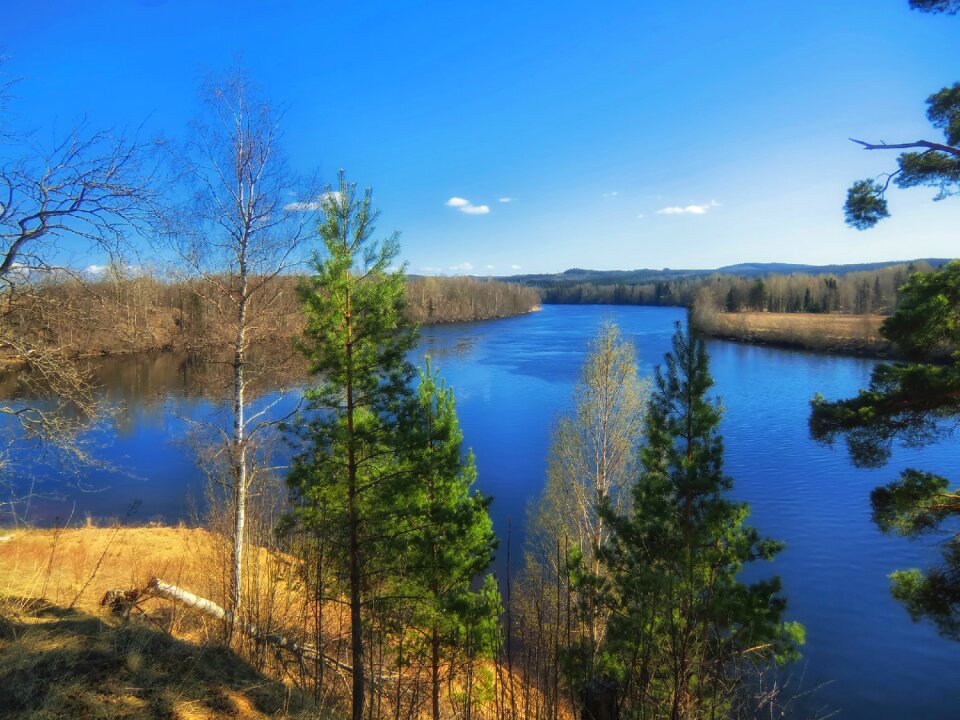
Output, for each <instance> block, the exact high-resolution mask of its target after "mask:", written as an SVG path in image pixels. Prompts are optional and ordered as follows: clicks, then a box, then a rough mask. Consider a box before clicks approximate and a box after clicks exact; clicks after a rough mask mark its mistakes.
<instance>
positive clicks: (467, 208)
mask: <svg viewBox="0 0 960 720" xmlns="http://www.w3.org/2000/svg"><path fill="white" fill-rule="evenodd" d="M444 205H446V206H447V207H452V208H456V209H457V210H459V211H460V212H462V213H466V214H467V215H486V214H487V213H489V212H490V208H489V207H488V206H487V205H474V204H473V203H472V202H470V201H469V200H467V199H466V198H462V197H452V198H450V199H449V200H447V201H446V202H445V203H444Z"/></svg>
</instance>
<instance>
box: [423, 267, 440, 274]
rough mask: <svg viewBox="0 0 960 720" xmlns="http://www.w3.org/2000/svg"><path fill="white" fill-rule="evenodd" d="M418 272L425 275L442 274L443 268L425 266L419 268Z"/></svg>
mask: <svg viewBox="0 0 960 720" xmlns="http://www.w3.org/2000/svg"><path fill="white" fill-rule="evenodd" d="M420 272H425V273H442V272H443V268H441V267H430V266H426V267H422V268H420Z"/></svg>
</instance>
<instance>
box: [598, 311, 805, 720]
mask: <svg viewBox="0 0 960 720" xmlns="http://www.w3.org/2000/svg"><path fill="white" fill-rule="evenodd" d="M712 385H713V379H712V378H711V377H710V372H709V366H708V357H707V353H706V349H705V347H704V344H703V341H702V340H700V339H699V338H697V337H695V336H693V335H692V334H689V333H684V332H683V330H682V329H681V327H680V324H679V323H678V324H677V331H676V335H675V336H674V338H673V349H672V352H670V353H669V354H667V356H666V369H665V371H662V370H661V369H660V368H658V369H657V372H656V377H655V392H654V394H653V398H652V400H651V403H650V407H649V410H648V413H647V417H646V445H645V446H644V448H643V450H642V453H641V466H642V467H641V471H640V474H639V477H638V479H637V482H636V484H635V485H634V487H633V506H632V510H631V512H630V513H629V514H628V515H626V516H617V515H616V514H614V513H612V512H609V511H608V512H607V515H608V517H609V519H610V523H611V525H612V528H613V532H612V536H611V542H610V543H609V544H608V545H607V546H606V547H605V548H604V550H603V551H602V557H603V559H604V562H605V563H606V565H607V566H608V572H609V581H608V582H607V584H606V588H605V589H606V591H607V594H606V601H607V602H609V603H610V605H611V611H612V613H611V619H610V626H609V628H608V633H607V638H608V641H607V643H606V647H605V648H604V650H605V660H606V663H607V672H608V673H610V674H612V675H614V676H616V677H617V680H618V685H619V687H620V688H621V692H622V693H623V695H624V697H623V700H624V701H625V703H626V705H627V708H628V709H629V712H630V714H632V715H635V716H637V717H650V718H653V717H656V718H671V719H672V720H678V719H679V718H699V717H716V716H719V715H722V714H724V713H725V712H726V711H727V710H728V709H729V708H730V706H731V704H732V703H733V701H734V699H735V694H736V691H737V688H738V686H739V684H740V674H741V671H742V670H743V669H744V667H745V666H746V664H747V663H760V664H763V663H766V662H770V661H782V660H785V659H787V658H790V657H792V656H793V655H794V654H795V652H796V646H797V645H798V644H799V643H801V642H802V639H803V629H802V627H801V626H799V625H796V624H791V623H784V621H783V613H784V610H785V608H786V601H785V600H784V598H783V597H782V596H781V595H780V582H779V579H778V578H772V579H770V580H765V581H761V582H757V583H754V584H751V585H746V584H744V583H743V582H741V581H740V580H738V578H737V575H738V573H739V572H740V570H741V568H742V567H743V565H744V563H747V562H750V561H752V560H756V559H760V558H763V559H769V558H772V557H773V556H774V555H775V554H776V553H777V552H778V551H779V550H780V549H781V547H782V546H781V545H780V544H779V543H777V542H774V541H771V540H765V539H761V538H760V537H759V535H758V533H757V531H756V530H755V529H753V528H751V527H749V526H747V525H745V524H744V522H745V520H746V518H747V514H748V512H749V507H748V506H747V505H746V504H745V503H741V502H734V501H732V500H729V499H728V498H727V497H726V492H727V491H729V490H730V488H731V486H732V480H731V479H730V478H729V477H727V476H726V475H724V473H723V439H722V438H721V436H720V434H719V432H718V427H719V424H720V417H721V408H720V406H719V404H718V403H717V402H716V401H713V400H711V399H710V398H708V397H707V392H708V391H709V390H710V388H711V387H712Z"/></svg>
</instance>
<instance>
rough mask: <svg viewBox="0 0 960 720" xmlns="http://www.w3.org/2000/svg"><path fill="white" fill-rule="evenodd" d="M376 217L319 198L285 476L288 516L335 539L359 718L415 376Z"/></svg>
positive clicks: (346, 188) (397, 281) (400, 285)
mask: <svg viewBox="0 0 960 720" xmlns="http://www.w3.org/2000/svg"><path fill="white" fill-rule="evenodd" d="M377 215H378V213H377V212H376V211H374V209H373V208H372V193H371V191H370V190H367V191H366V192H365V193H364V194H363V196H362V197H359V198H358V197H357V193H356V185H355V184H353V183H348V182H347V181H346V180H345V179H344V177H343V173H342V172H341V174H340V182H339V187H338V189H337V190H336V191H335V192H328V193H326V194H325V195H324V199H323V207H322V220H321V223H320V226H319V235H320V239H321V240H322V241H323V244H324V247H325V248H326V254H325V256H323V257H321V256H319V255H316V256H315V257H314V258H313V268H314V272H315V275H314V276H313V277H312V278H310V279H309V280H307V281H305V282H304V284H303V285H302V286H301V289H300V294H301V297H302V300H303V302H304V307H305V311H306V315H307V327H306V330H305V332H304V337H303V339H302V341H301V342H300V348H301V350H302V351H303V352H304V354H305V355H306V356H307V358H308V359H309V361H310V371H311V373H312V374H313V375H314V376H316V377H318V379H319V385H318V386H317V387H315V388H313V389H311V390H308V391H307V392H306V394H305V399H306V403H307V413H306V414H305V415H304V416H303V417H302V418H301V419H300V420H299V422H298V423H297V424H296V428H297V430H298V431H299V433H300V434H301V435H302V437H303V439H304V440H305V442H306V449H305V450H304V452H303V453H301V454H300V455H299V456H298V457H296V458H295V460H294V463H293V467H292V470H291V473H290V475H289V478H288V482H289V485H290V487H291V490H292V491H293V496H294V502H295V506H296V515H297V517H298V519H299V520H300V521H301V522H302V524H303V525H304V526H305V527H307V528H309V529H310V530H312V531H314V532H316V533H322V534H325V535H326V536H327V537H328V538H332V539H333V542H334V548H335V551H336V555H337V558H336V562H338V563H339V565H340V567H341V568H342V570H343V572H342V575H343V576H345V577H346V585H347V587H346V588H344V590H345V592H346V594H348V595H349V606H350V626H351V627H350V630H351V638H350V651H351V665H352V668H353V673H352V674H353V679H352V716H353V718H354V720H362V719H363V717H364V702H365V693H366V683H365V672H366V665H365V658H364V636H363V623H364V620H365V613H368V612H369V608H370V607H371V605H370V603H368V602H367V600H368V599H369V596H370V595H371V594H372V593H373V590H374V583H375V582H379V578H380V577H382V576H383V575H385V574H386V575H388V574H389V573H383V571H382V568H380V567H377V570H378V572H377V574H376V577H374V574H373V570H374V567H375V566H377V565H380V564H381V563H387V562H389V560H390V558H389V556H387V555H386V554H385V553H383V552H380V550H382V548H383V545H382V543H383V538H384V537H386V536H388V535H389V534H390V532H389V531H390V529H391V527H392V526H391V523H392V521H393V519H394V518H393V512H392V508H391V507H390V502H391V500H392V498H394V497H396V495H397V490H396V488H395V487H394V486H395V485H396V483H397V482H399V481H401V480H402V479H403V478H404V477H405V474H404V473H403V472H402V471H401V468H400V467H399V460H398V445H399V444H400V441H399V429H398V418H400V416H401V415H402V413H403V410H404V408H405V407H406V406H407V405H408V404H409V401H410V396H411V391H410V387H409V383H410V380H411V379H412V376H413V368H412V366H411V365H410V363H409V362H408V361H407V359H406V355H407V353H408V352H409V351H410V350H411V349H412V347H413V344H414V342H415V338H416V333H415V328H414V327H413V326H412V325H411V324H410V323H409V321H407V320H406V319H405V317H404V313H403V306H404V290H405V282H406V279H405V277H404V274H403V271H402V270H397V271H394V272H390V270H389V268H390V266H391V263H392V262H393V260H394V259H395V258H396V256H397V253H398V252H399V247H398V244H397V234H396V233H394V234H393V235H391V236H390V237H389V238H387V239H386V240H383V241H382V242H379V243H377V242H375V241H372V240H371V236H372V234H373V232H374V223H375V221H376V218H377Z"/></svg>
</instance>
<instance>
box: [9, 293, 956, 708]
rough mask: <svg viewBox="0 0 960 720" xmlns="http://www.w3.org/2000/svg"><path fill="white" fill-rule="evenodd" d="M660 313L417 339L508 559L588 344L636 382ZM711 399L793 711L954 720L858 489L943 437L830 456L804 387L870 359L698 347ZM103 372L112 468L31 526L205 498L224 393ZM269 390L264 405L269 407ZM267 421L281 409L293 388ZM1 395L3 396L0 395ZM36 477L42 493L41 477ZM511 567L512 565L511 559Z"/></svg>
mask: <svg viewBox="0 0 960 720" xmlns="http://www.w3.org/2000/svg"><path fill="white" fill-rule="evenodd" d="M682 318H683V313H682V312H681V311H679V310H676V309H671V308H642V307H610V306H604V307H599V306H546V307H545V308H544V309H543V310H542V311H541V312H537V313H532V314H530V315H525V316H521V317H517V318H511V319H506V320H497V321H489V322H483V323H465V324H456V325H446V326H433V327H425V328H423V329H422V331H421V340H420V344H419V346H418V348H417V350H416V352H415V358H414V359H415V360H417V361H418V362H419V361H420V360H422V358H423V356H424V355H425V354H427V353H429V354H430V355H431V357H432V358H433V362H434V364H435V365H436V366H437V367H438V368H439V369H440V371H441V373H442V374H443V375H444V377H445V378H446V380H447V382H448V383H449V384H450V385H452V386H453V388H454V389H455V392H456V397H457V408H458V411H459V416H460V420H461V424H462V426H463V430H464V436H465V440H466V443H467V444H468V445H469V446H471V447H472V448H473V450H474V452H475V454H476V457H477V466H478V469H479V481H478V482H479V486H480V488H481V490H482V491H483V492H484V493H486V494H489V495H493V496H494V498H495V500H494V504H493V506H492V513H493V515H494V519H495V524H496V527H497V530H498V532H499V533H500V537H501V553H500V557H499V558H498V567H500V568H501V570H502V568H503V566H504V562H505V557H504V555H505V553H504V550H505V545H506V535H507V527H508V525H509V526H510V528H511V535H512V548H513V557H514V558H517V557H519V554H520V553H519V545H520V543H521V542H522V535H523V524H524V519H525V515H526V507H527V505H528V503H529V502H531V500H532V499H535V498H536V496H537V494H538V492H539V490H540V488H541V487H542V485H543V481H544V471H545V464H546V454H547V451H548V447H549V439H550V433H551V429H552V426H553V424H554V422H555V420H556V417H557V415H558V414H559V413H560V412H562V411H563V410H564V409H566V408H568V407H569V405H570V402H571V393H572V387H573V384H574V382H575V381H576V378H577V375H578V372H579V367H580V365H581V364H582V362H583V359H584V356H585V354H586V351H587V346H588V343H589V341H590V339H591V338H592V337H593V335H594V334H595V332H596V330H597V327H598V325H599V324H600V323H601V322H602V321H603V320H604V319H612V320H614V321H616V322H617V323H618V324H619V325H620V327H621V329H622V331H623V334H624V335H625V336H626V337H628V338H630V339H631V340H632V341H633V342H634V343H635V344H636V347H637V352H638V356H639V360H640V371H641V373H642V374H644V375H646V374H649V373H650V372H651V371H652V368H653V366H654V365H655V364H657V363H659V362H661V361H662V358H663V354H664V353H665V352H666V351H667V350H668V349H669V343H670V337H671V335H672V333H673V323H674V322H675V321H677V320H681V319H682ZM708 347H709V351H710V355H711V366H712V371H713V375H714V378H715V380H716V387H715V392H716V394H717V395H718V396H719V397H720V398H721V399H722V402H723V404H724V407H725V408H726V412H725V415H724V420H723V425H722V432H723V433H724V436H725V441H726V468H727V472H728V474H729V475H731V476H732V477H733V478H734V480H735V485H734V490H733V494H734V495H735V496H736V497H737V498H739V499H743V500H747V501H749V502H750V503H751V505H752V509H753V512H752V516H751V522H752V523H753V524H754V525H756V526H757V527H758V528H760V530H761V531H762V532H763V533H765V534H767V535H769V536H772V537H776V538H779V539H782V540H784V541H786V543H787V550H785V551H784V552H783V553H782V554H781V555H780V556H779V557H778V558H777V559H776V560H775V561H774V563H772V565H770V564H764V565H763V566H762V567H759V568H757V567H753V568H751V569H750V570H749V571H748V575H751V576H760V575H763V574H766V573H768V572H771V573H772V572H776V573H779V574H780V575H781V577H782V578H783V581H784V591H785V593H786V595H787V597H788V598H789V603H790V608H789V616H790V618H791V619H795V620H799V621H800V622H802V623H803V624H804V625H805V626H806V628H807V646H806V648H805V649H804V657H805V664H804V667H801V668H799V669H797V670H795V675H796V676H797V677H795V678H794V680H793V683H794V687H796V686H797V685H798V683H799V680H800V678H799V677H798V676H799V674H800V673H801V672H803V673H804V677H803V688H804V689H809V688H812V687H814V686H815V685H818V684H819V683H823V682H827V683H829V684H827V685H825V686H824V687H822V688H820V689H818V690H817V691H816V692H815V693H814V694H813V696H812V697H813V699H812V700H811V701H810V702H809V703H808V707H810V706H813V707H827V708H831V709H839V710H841V714H840V716H839V717H841V718H865V719H866V718H870V719H876V720H894V719H899V718H928V719H932V720H937V719H944V720H945V719H947V718H957V717H960V676H958V668H960V643H953V642H948V641H945V640H943V639H941V638H939V637H938V636H937V634H936V632H935V630H934V629H933V628H932V627H930V626H929V625H927V624H922V623H921V624H914V623H912V622H911V621H910V619H909V618H908V616H907V614H906V612H905V611H904V610H903V608H902V607H901V606H900V605H898V604H897V603H896V602H895V601H894V600H893V599H892V598H891V597H890V594H889V590H888V580H887V574H888V573H889V572H890V571H892V570H894V569H896V568H904V567H917V566H919V567H923V566H925V565H928V564H930V563H931V562H934V561H936V559H937V556H938V553H937V550H936V547H935V545H934V543H935V541H936V538H932V539H928V540H925V541H921V542H912V541H908V540H904V539H901V538H897V537H888V536H885V535H883V534H881V533H880V532H879V531H878V530H877V529H876V527H875V526H874V524H873V523H872V522H871V520H870V505H869V494H870V490H871V489H872V488H873V487H875V486H876V485H878V484H881V483H884V482H888V481H889V480H891V479H893V478H895V477H896V476H897V475H898V474H899V472H900V471H901V470H902V469H904V468H907V467H918V468H923V469H927V470H931V471H934V472H938V473H941V474H943V475H946V476H947V477H952V478H957V477H960V449H958V446H957V445H956V442H955V441H954V440H947V441H945V442H943V443H941V444H939V445H937V446H934V447H928V448H924V449H922V450H918V449H904V448H898V449H897V450H896V451H895V452H894V454H893V457H892V459H891V462H890V463H889V464H888V465H887V466H886V467H884V468H881V469H878V470H860V469H855V468H853V466H852V465H851V463H850V461H849V459H848V457H847V454H846V450H845V448H844V447H843V446H842V445H840V446H837V447H834V448H830V447H824V446H821V445H818V444H816V443H814V442H813V441H812V440H810V438H809V435H808V431H807V415H808V411H809V406H808V403H809V400H810V398H811V397H812V396H813V394H814V392H817V391H819V392H822V393H823V394H824V395H826V396H827V397H828V398H838V397H846V396H849V395H851V394H853V393H855V392H856V390H857V389H858V388H859V387H862V386H864V385H865V384H866V382H867V380H868V376H869V372H870V369H871V367H872V362H871V361H869V360H865V359H860V358H844V357H835V356H828V355H817V354H812V353H804V352H799V351H789V350H781V349H774V348H765V347H756V346H749V345H740V344H734V343H727V342H723V341H716V342H710V343H709V345H708ZM100 377H101V379H102V381H103V383H104V384H105V386H106V387H107V391H108V392H109V393H110V395H111V397H113V398H114V399H115V400H116V401H117V402H118V404H119V405H120V407H121V414H120V415H119V416H118V418H117V421H116V423H115V424H113V425H111V426H109V427H107V428H104V429H103V430H102V431H101V432H99V433H94V434H93V440H95V441H97V442H99V443H100V444H101V445H102V448H101V449H100V450H99V451H98V452H100V453H101V454H102V455H103V456H104V457H106V458H108V459H109V460H110V461H111V462H113V463H114V464H115V465H116V466H117V469H116V470H111V471H106V470H101V471H97V472H88V473H87V474H86V475H85V476H84V481H85V484H86V486H88V487H89V488H91V489H96V490H99V492H79V491H77V490H76V489H72V488H70V487H67V488H63V487H60V488H58V489H59V490H60V491H61V493H60V494H61V495H62V496H63V497H62V498H61V499H59V500H46V501H38V504H37V505H36V506H35V510H36V511H37V513H38V515H37V516H38V517H42V518H46V520H47V521H48V522H49V521H50V519H51V518H52V517H53V516H54V515H60V516H65V515H67V514H69V513H70V512H71V508H73V507H74V504H75V507H76V509H75V510H73V513H74V515H75V516H81V515H82V514H83V513H90V514H92V515H94V516H98V517H110V516H122V515H123V514H124V513H125V512H126V508H127V507H128V506H129V505H130V503H131V501H132V500H133V499H134V498H141V499H142V501H143V504H142V506H141V508H140V510H139V511H138V517H137V519H138V520H141V521H142V520H146V519H148V518H150V517H154V516H158V517H160V518H163V519H164V520H166V521H176V520H178V519H180V518H183V517H185V516H187V515H189V514H190V512H191V508H193V507H194V506H195V505H197V504H200V503H201V502H202V498H203V482H202V480H201V478H200V477H199V474H198V472H197V470H196V468H195V465H194V463H193V459H192V455H191V452H190V449H189V446H188V445H187V444H186V443H184V442H182V440H183V438H184V437H185V435H187V434H188V433H189V432H191V431H199V430H198V428H199V429H200V430H202V428H203V427H204V426H203V425H202V423H203V422H208V421H209V422H213V423H217V422H222V421H223V417H224V415H223V407H222V404H221V403H220V401H219V399H218V392H219V391H218V388H222V387H223V385H224V381H223V379H222V378H219V379H218V376H217V375H216V374H215V373H214V374H213V375H211V374H210V370H209V369H208V368H207V369H205V368H204V367H203V366H202V365H199V364H197V363H194V362H191V361H190V360H189V359H188V358H184V357H182V356H178V355H172V354H171V355H160V356H151V357H146V358H136V359H134V358H125V359H116V360H111V361H110V362H109V363H108V364H107V365H106V366H104V367H103V368H102V370H101V372H100ZM278 384H280V383H279V381H278V379H276V378H274V379H270V380H267V381H266V382H265V383H264V385H263V387H262V392H263V395H262V396H261V400H260V401H259V402H261V403H264V404H266V403H268V402H272V401H274V400H276V399H277V397H278ZM286 384H289V385H290V389H289V390H287V391H286V392H285V394H283V395H282V397H280V402H279V404H278V405H277V406H276V407H275V408H274V409H273V410H272V412H273V413H274V414H280V413H283V412H288V411H289V410H290V409H292V408H293V407H294V406H295V404H296V401H297V398H298V387H297V383H296V382H295V381H294V382H290V381H288V382H287V383H286ZM0 387H2V386H0ZM45 472H46V471H45V470H44V469H43V468H39V467H38V468H37V474H38V476H39V478H40V479H41V480H45V481H46V485H45V486H41V487H47V488H48V489H49V488H50V486H51V484H52V483H55V482H56V481H55V480H53V479H51V477H50V476H49V474H45ZM514 562H516V561H514Z"/></svg>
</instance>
